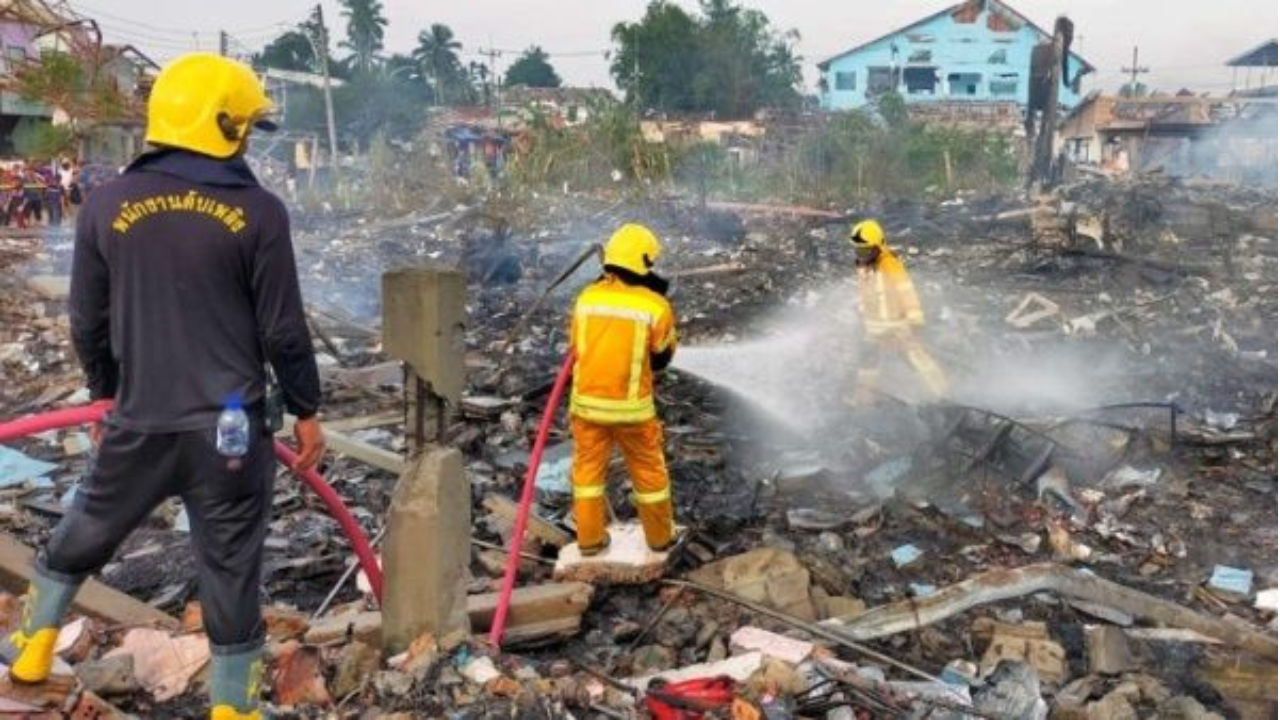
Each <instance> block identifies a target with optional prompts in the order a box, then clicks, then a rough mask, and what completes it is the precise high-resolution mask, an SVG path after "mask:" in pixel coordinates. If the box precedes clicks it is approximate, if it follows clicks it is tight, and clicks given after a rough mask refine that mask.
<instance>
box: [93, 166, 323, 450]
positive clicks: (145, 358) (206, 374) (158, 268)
mask: <svg viewBox="0 0 1280 720" xmlns="http://www.w3.org/2000/svg"><path fill="white" fill-rule="evenodd" d="M70 315H71V338H72V342H73V343H74V345H75V349H76V353H77V354H78V355H79V356H80V362H81V364H82V365H83V367H84V370H85V374H86V375H87V376H88V384H89V390H90V394H91V395H92V397H93V398H95V399H97V398H112V397H113V398H115V400H116V409H115V412H114V413H113V415H112V422H113V423H116V424H119V425H121V426H123V427H126V428H129V429H131V430H136V431H139V432H182V431H187V430H196V429H202V428H208V427H213V426H214V425H216V423H217V417H218V414H219V413H220V412H221V410H222V408H223V406H224V404H225V403H226V401H227V399H228V397H229V396H230V395H232V394H233V393H236V394H239V395H240V396H241V397H242V398H243V399H244V401H245V402H246V404H247V405H248V406H249V407H250V408H251V409H254V408H256V407H257V406H258V405H259V404H260V403H261V400H262V398H263V394H264V385H265V376H266V371H265V367H264V363H266V362H270V364H271V366H272V368H273V369H274V370H275V374H276V376H277V377H278V378H279V380H280V384H281V386H282V387H283V389H284V394H285V402H286V405H287V407H288V409H289V411H290V412H292V413H294V414H295V415H297V416H298V417H302V418H306V417H310V416H312V415H314V414H315V412H316V409H317V407H318V406H319V404H320V380H319V373H318V372H317V370H316V363H315V356H314V354H313V352H312V348H311V336H310V333H309V332H308V330H307V323H306V316H305V314H304V311H303V304H302V294H301V291H300V290H299V287H298V272H297V267H296V265H295V263H294V256H293V244H292V240H291V238H290V235H289V216H288V213H287V212H286V210H285V207H284V204H283V203H282V202H280V200H279V198H277V197H276V196H275V195H273V194H271V193H270V192H268V191H267V190H266V189H264V188H262V187H261V186H260V185H259V184H258V181H257V178H255V177H254V175H253V172H252V171H251V170H250V169H249V166H248V165H247V164H246V163H245V162H244V160H243V159H240V158H233V159H231V160H217V159H214V158H210V157H205V156H202V155H197V154H194V153H189V152H186V151H181V150H162V151H157V152H153V153H148V154H145V155H142V156H141V157H139V158H138V159H137V160H136V161H134V163H133V164H132V165H130V166H129V167H128V169H126V170H125V172H124V174H122V175H121V176H120V177H118V178H116V179H113V180H111V181H110V182H107V183H105V184H103V185H101V186H100V187H97V188H95V189H94V192H93V193H92V194H90V196H89V197H88V198H87V200H86V202H85V204H84V208H83V209H82V210H81V211H80V215H79V218H78V220H77V223H76V245H75V256H74V260H73V263H72V270H71V298H70Z"/></svg>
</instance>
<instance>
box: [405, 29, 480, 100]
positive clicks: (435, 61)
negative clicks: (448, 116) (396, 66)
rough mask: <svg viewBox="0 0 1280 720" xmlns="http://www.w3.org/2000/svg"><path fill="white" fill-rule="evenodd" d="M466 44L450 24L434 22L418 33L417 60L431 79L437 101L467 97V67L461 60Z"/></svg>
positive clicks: (414, 55)
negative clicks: (465, 87) (464, 66)
mask: <svg viewBox="0 0 1280 720" xmlns="http://www.w3.org/2000/svg"><path fill="white" fill-rule="evenodd" d="M461 49H462V43H461V42H459V41H458V39H457V38H455V37H454V36H453V30H451V29H450V28H449V26H448V25H441V24H440V23H435V24H433V25H432V26H431V27H430V28H428V29H426V30H423V31H421V32H419V33H418V45H417V47H415V48H414V49H413V59H414V60H417V61H418V64H419V65H420V66H421V67H422V70H423V72H424V73H426V75H427V77H428V78H430V81H431V87H432V90H433V91H434V96H435V100H436V102H438V103H440V104H446V105H447V104H449V103H450V102H457V101H458V99H459V98H460V97H461V96H464V95H465V93H464V92H463V89H464V88H463V86H464V85H466V84H468V83H467V81H466V74H467V73H466V70H464V69H463V67H462V62H461V61H460V60H459V59H458V51H459V50H461Z"/></svg>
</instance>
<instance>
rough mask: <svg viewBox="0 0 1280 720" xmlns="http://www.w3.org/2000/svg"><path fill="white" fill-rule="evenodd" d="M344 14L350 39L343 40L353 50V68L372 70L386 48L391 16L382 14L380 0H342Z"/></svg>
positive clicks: (351, 63) (343, 45)
mask: <svg viewBox="0 0 1280 720" xmlns="http://www.w3.org/2000/svg"><path fill="white" fill-rule="evenodd" d="M340 2H341V4H342V17H344V18H346V20H347V39H346V40H343V41H342V42H341V43H340V47H344V48H346V49H348V50H350V51H351V55H350V56H349V57H348V58H347V61H348V63H349V64H350V66H351V68H352V69H353V70H356V71H358V72H362V73H365V74H369V73H371V72H373V66H374V64H375V63H376V62H377V58H378V53H379V52H381V51H382V46H383V40H384V38H385V36H386V30H387V18H386V17H384V16H383V15H382V2H381V1H380V0H340Z"/></svg>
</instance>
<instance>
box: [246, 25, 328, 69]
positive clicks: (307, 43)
mask: <svg viewBox="0 0 1280 720" xmlns="http://www.w3.org/2000/svg"><path fill="white" fill-rule="evenodd" d="M253 66H254V67H258V68H276V69H279V70H295V71H297V72H315V71H316V69H317V68H316V53H315V49H314V48H313V47H312V46H311V40H310V39H309V38H308V37H307V35H306V32H305V31H303V30H301V29H298V30H290V31H288V32H286V33H284V34H283V35H281V36H280V37H277V38H276V39H275V40H272V41H271V42H270V43H267V45H266V46H265V47H263V48H262V51H261V52H259V53H257V54H255V55H254V56H253Z"/></svg>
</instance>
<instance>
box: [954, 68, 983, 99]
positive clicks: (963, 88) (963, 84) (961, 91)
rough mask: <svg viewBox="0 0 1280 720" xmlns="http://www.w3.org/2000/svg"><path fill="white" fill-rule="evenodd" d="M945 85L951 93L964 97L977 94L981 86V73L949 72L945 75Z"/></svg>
mask: <svg viewBox="0 0 1280 720" xmlns="http://www.w3.org/2000/svg"><path fill="white" fill-rule="evenodd" d="M947 86H948V87H949V88H950V92H951V94H952V95H956V96H960V97H964V96H971V95H977V94H978V88H979V87H981V86H982V75H981V74H979V73H951V74H950V75H948V76H947Z"/></svg>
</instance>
